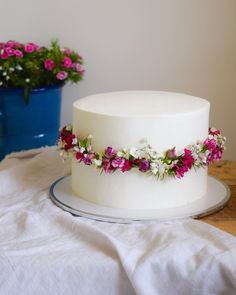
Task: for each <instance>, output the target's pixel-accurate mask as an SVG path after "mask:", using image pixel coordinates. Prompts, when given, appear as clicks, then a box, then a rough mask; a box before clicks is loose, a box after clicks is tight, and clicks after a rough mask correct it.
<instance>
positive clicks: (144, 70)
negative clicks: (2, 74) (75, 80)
mask: <svg viewBox="0 0 236 295" xmlns="http://www.w3.org/2000/svg"><path fill="white" fill-rule="evenodd" d="M0 5H1V6H0V7H1V10H0V40H1V41H7V40H8V39H15V40H18V41H22V42H27V41H29V42H35V43H39V44H41V45H48V44H49V42H50V40H51V39H53V38H58V39H59V41H60V44H61V45H64V46H68V47H71V48H73V49H75V50H77V51H78V52H79V53H80V54H81V55H82V56H83V58H84V61H85V68H86V75H85V79H84V81H83V82H81V83H80V84H79V85H76V86H71V85H68V86H66V87H65V88H64V93H63V104H62V116H61V121H62V122H61V123H62V124H65V123H70V122H71V121H72V118H71V114H72V102H73V101H74V100H76V99H78V98H80V97H83V96H86V95H88V94H94V93H99V92H107V91H121V90H167V91H175V92H183V93H188V94H191V95H195V96H200V97H203V98H206V99H208V100H209V101H210V102H211V119H210V126H215V127H217V128H220V129H221V130H222V132H223V133H224V135H225V136H226V137H227V138H228V143H227V151H226V152H225V158H227V159H235V160H236V136H235V129H236V119H235V117H236V114H235V111H236V102H235V101H236V0H116V1H115V0H67V1H59V0H40V1H39V0H38V1H36V0H21V1H3V0H0ZM180 132H181V130H180Z"/></svg>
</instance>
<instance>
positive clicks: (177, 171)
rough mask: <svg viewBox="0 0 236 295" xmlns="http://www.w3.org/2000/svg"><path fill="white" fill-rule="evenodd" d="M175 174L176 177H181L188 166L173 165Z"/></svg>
mask: <svg viewBox="0 0 236 295" xmlns="http://www.w3.org/2000/svg"><path fill="white" fill-rule="evenodd" d="M174 168H175V176H176V177H177V178H182V177H184V173H185V172H188V167H186V166H181V165H180V166H179V165H175V167H174Z"/></svg>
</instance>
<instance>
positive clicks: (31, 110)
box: [0, 86, 62, 159]
mask: <svg viewBox="0 0 236 295" xmlns="http://www.w3.org/2000/svg"><path fill="white" fill-rule="evenodd" d="M61 95H62V86H60V87H47V88H40V89H33V90H32V91H31V94H30V101H29V104H28V105H26V104H25V101H24V94H23V90H22V89H4V88H0V159H2V158H3V157H4V156H5V155H6V154H8V153H10V152H13V151H21V150H27V149H32V148H38V147H42V146H45V145H48V146H51V145H55V144H56V141H57V137H58V129H59V125H60V109H61Z"/></svg>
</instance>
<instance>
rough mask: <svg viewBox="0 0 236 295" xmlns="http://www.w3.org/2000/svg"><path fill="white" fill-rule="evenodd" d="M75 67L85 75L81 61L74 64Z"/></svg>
mask: <svg viewBox="0 0 236 295" xmlns="http://www.w3.org/2000/svg"><path fill="white" fill-rule="evenodd" d="M73 67H74V69H75V70H76V71H77V72H78V73H80V74H81V75H83V73H84V68H83V67H82V66H81V65H80V64H79V63H77V64H73Z"/></svg>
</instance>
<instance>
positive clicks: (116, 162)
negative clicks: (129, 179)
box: [111, 157, 125, 168]
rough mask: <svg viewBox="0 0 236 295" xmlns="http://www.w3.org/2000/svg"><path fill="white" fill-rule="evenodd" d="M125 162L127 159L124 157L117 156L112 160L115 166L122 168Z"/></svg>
mask: <svg viewBox="0 0 236 295" xmlns="http://www.w3.org/2000/svg"><path fill="white" fill-rule="evenodd" d="M124 163H125V160H124V159H122V158H119V157H117V158H115V159H114V160H112V162H111V165H112V166H113V167H114V168H122V167H123V165H124Z"/></svg>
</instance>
